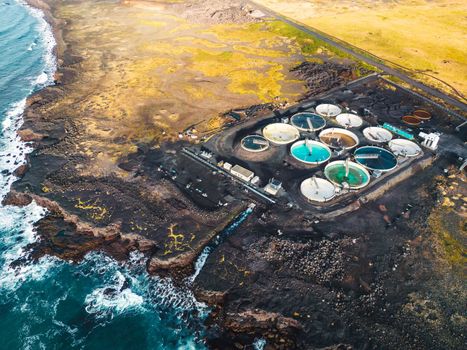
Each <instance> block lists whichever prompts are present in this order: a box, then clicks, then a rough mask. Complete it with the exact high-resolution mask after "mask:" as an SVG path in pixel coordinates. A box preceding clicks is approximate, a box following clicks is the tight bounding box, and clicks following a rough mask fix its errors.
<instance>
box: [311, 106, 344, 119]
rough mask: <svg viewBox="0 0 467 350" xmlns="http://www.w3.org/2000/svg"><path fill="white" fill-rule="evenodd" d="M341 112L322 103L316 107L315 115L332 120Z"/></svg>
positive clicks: (335, 107)
mask: <svg viewBox="0 0 467 350" xmlns="http://www.w3.org/2000/svg"><path fill="white" fill-rule="evenodd" d="M341 112H342V110H341V109H340V108H339V107H338V106H336V105H332V104H328V103H323V104H320V105H318V106H317V107H316V113H318V114H319V115H322V116H323V117H332V118H334V117H335V116H337V115H339V114H340V113H341Z"/></svg>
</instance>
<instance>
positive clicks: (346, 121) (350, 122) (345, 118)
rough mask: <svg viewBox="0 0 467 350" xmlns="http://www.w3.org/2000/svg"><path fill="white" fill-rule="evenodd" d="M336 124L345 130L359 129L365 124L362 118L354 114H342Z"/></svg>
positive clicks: (337, 118)
mask: <svg viewBox="0 0 467 350" xmlns="http://www.w3.org/2000/svg"><path fill="white" fill-rule="evenodd" d="M336 122H337V123H338V124H339V125H340V126H343V127H344V128H359V127H361V126H362V124H363V120H362V118H360V117H359V116H358V115H356V114H352V113H341V114H339V115H338V116H337V117H336Z"/></svg>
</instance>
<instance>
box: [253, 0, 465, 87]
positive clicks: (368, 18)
mask: <svg viewBox="0 0 467 350" xmlns="http://www.w3.org/2000/svg"><path fill="white" fill-rule="evenodd" d="M257 2H258V3H260V4H263V5H265V6H267V7H269V8H271V9H273V10H275V11H277V12H280V13H282V14H284V15H286V16H288V17H290V18H292V19H295V20H297V21H300V22H302V23H304V24H307V25H310V26H312V27H314V28H317V29H319V30H321V31H323V32H325V33H328V34H331V35H333V36H335V37H337V38H339V39H342V40H345V41H347V42H349V43H351V44H353V45H355V46H357V47H359V48H362V49H364V50H367V51H369V52H371V53H373V54H375V55H377V56H379V57H381V58H383V59H385V60H389V61H392V62H395V63H397V64H400V65H403V66H405V67H407V68H409V69H412V70H421V71H426V72H427V73H429V74H432V75H433V76H435V77H436V78H439V79H441V80H443V81H446V82H447V83H449V84H451V85H452V86H454V87H455V88H456V89H457V90H458V91H460V92H461V93H462V94H463V95H464V96H465V95H467V80H466V79H465V77H466V76H467V51H466V49H465V47H466V45H465V42H466V40H467V20H466V17H465V13H466V11H467V3H466V2H465V1H458V0H438V1H427V0H411V1H406V0H404V1H396V2H388V1H369V0H358V1H350V0H348V1H347V0H343V1H338V2H336V1H329V0H322V1H313V2H310V1H305V0H292V1H289V0H287V1H285V0H257ZM414 74H415V73H414ZM415 77H416V78H417V79H419V80H421V81H423V82H426V83H428V84H430V85H433V86H435V87H438V88H440V89H442V90H445V91H446V92H449V93H453V90H452V89H451V88H450V87H448V86H447V85H444V84H442V83H440V82H439V81H437V80H436V79H433V78H430V77H429V76H427V75H423V74H415Z"/></svg>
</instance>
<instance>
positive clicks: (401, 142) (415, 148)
mask: <svg viewBox="0 0 467 350" xmlns="http://www.w3.org/2000/svg"><path fill="white" fill-rule="evenodd" d="M389 149H390V150H391V151H392V152H393V153H394V154H395V155H396V156H401V157H416V156H418V155H419V154H420V153H422V149H421V148H420V146H419V145H417V144H416V143H415V142H412V141H409V140H406V139H394V140H392V141H390V142H389Z"/></svg>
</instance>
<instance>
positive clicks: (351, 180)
mask: <svg viewBox="0 0 467 350" xmlns="http://www.w3.org/2000/svg"><path fill="white" fill-rule="evenodd" d="M324 175H325V176H326V178H327V179H328V180H329V181H331V182H332V183H333V184H334V185H336V186H339V187H343V188H350V189H354V190H356V189H360V188H363V187H365V186H366V185H368V183H369V182H370V174H369V173H368V170H366V169H365V168H364V167H363V166H361V165H360V164H357V163H354V162H351V161H348V160H336V161H334V162H332V163H329V164H328V165H326V168H324Z"/></svg>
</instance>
